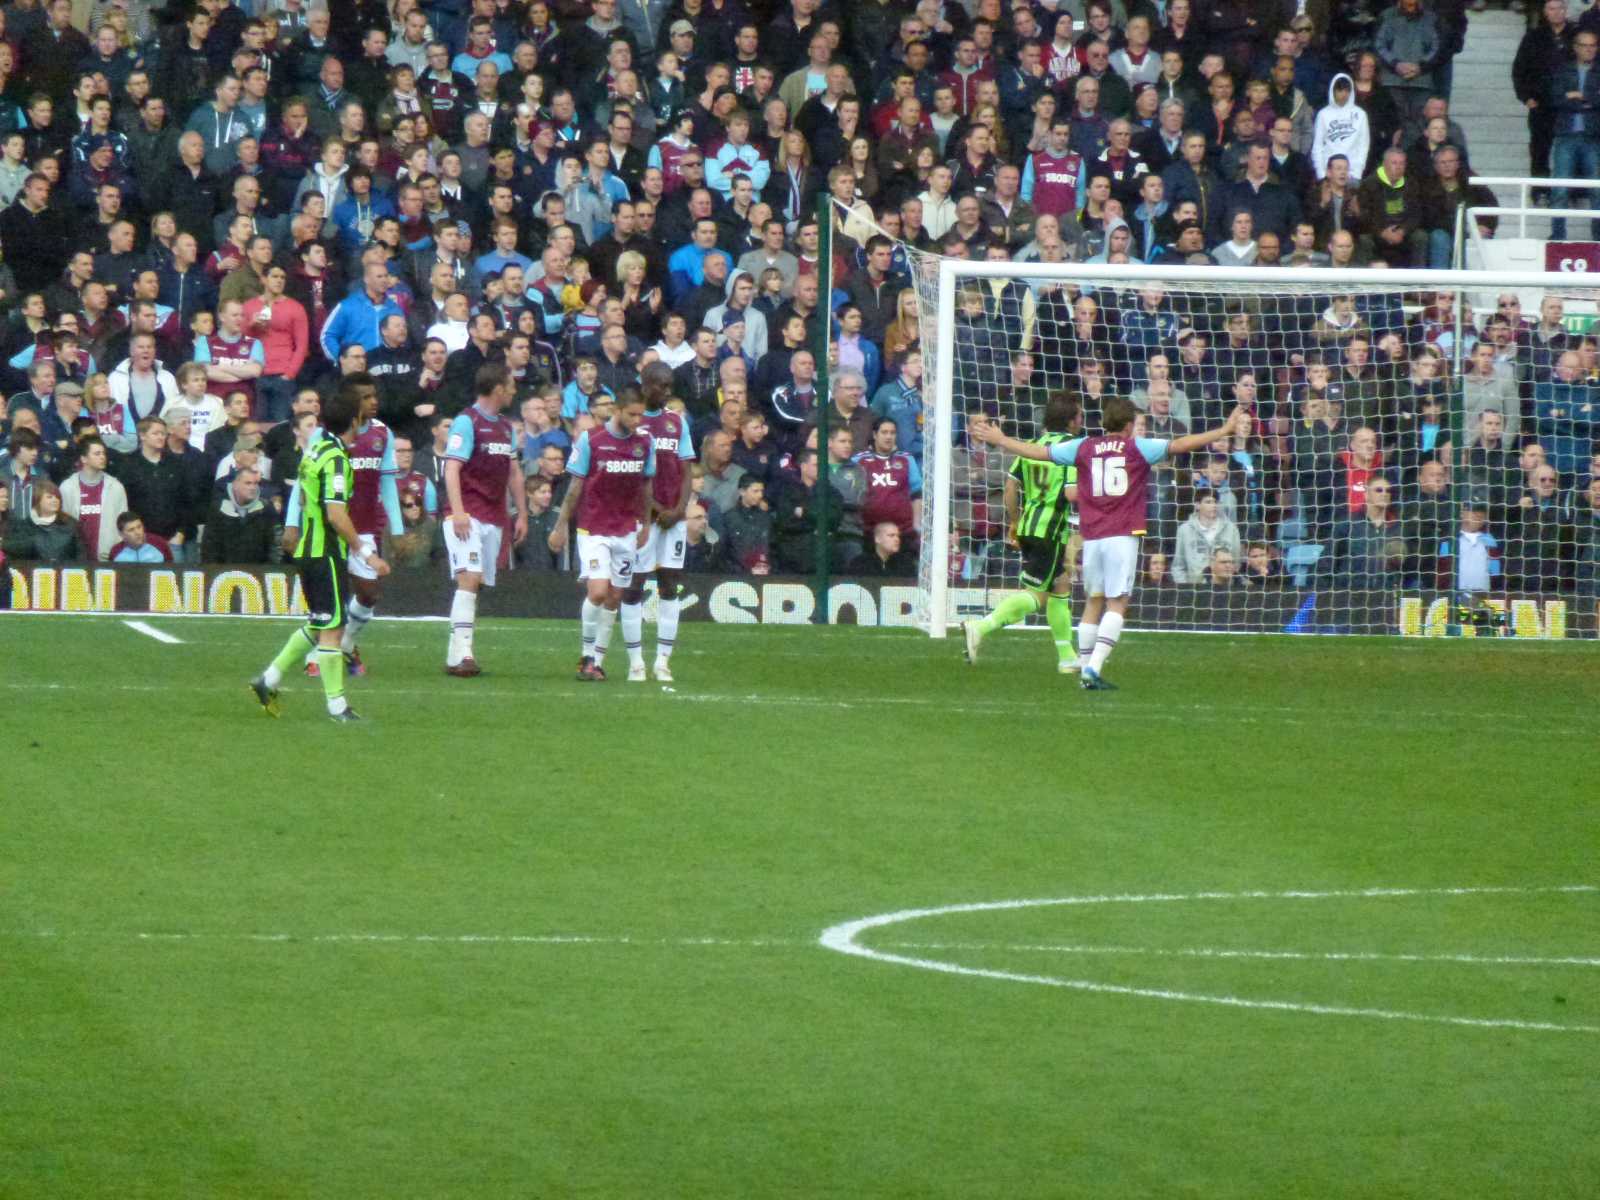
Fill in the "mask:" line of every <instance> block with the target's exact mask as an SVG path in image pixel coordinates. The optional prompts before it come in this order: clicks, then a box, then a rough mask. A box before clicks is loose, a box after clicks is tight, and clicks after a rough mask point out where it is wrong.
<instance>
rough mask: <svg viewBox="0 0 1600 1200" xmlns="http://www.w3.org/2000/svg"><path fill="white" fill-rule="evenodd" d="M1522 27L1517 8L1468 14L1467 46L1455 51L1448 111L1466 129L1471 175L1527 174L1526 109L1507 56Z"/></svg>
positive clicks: (1524, 24) (1514, 51) (1506, 198)
mask: <svg viewBox="0 0 1600 1200" xmlns="http://www.w3.org/2000/svg"><path fill="white" fill-rule="evenodd" d="M1527 27H1528V26H1527V19H1526V18H1525V17H1524V16H1523V15H1522V14H1521V13H1516V12H1508V11H1506V10H1505V9H1490V10H1489V11H1488V12H1481V13H1480V12H1475V13H1471V14H1469V19H1468V22H1467V44H1466V48H1465V49H1463V50H1462V52H1461V53H1460V54H1458V55H1457V56H1456V62H1455V79H1454V82H1453V84H1452V86H1451V93H1452V94H1451V101H1450V110H1451V113H1450V115H1451V116H1452V117H1454V118H1455V120H1456V121H1457V122H1458V123H1459V124H1460V125H1461V128H1462V129H1464V130H1466V133H1467V143H1468V150H1469V152H1470V154H1471V162H1472V170H1473V173H1474V174H1476V175H1526V174H1527V173H1528V118H1527V111H1526V110H1525V109H1524V108H1523V107H1522V105H1521V104H1519V103H1518V102H1517V98H1516V96H1514V95H1513V94H1512V91H1511V60H1512V59H1514V58H1515V57H1516V56H1517V46H1518V44H1519V43H1520V42H1521V41H1522V35H1523V33H1524V32H1526V30H1527ZM1510 199H1511V197H1509V196H1504V197H1501V200H1502V202H1508V201H1510Z"/></svg>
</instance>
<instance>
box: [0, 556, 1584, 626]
mask: <svg viewBox="0 0 1600 1200" xmlns="http://www.w3.org/2000/svg"><path fill="white" fill-rule="evenodd" d="M6 582H7V580H6V579H5V577H4V576H0V608H6V607H9V608H12V609H15V610H23V609H26V610H31V611H35V612H104V613H127V614H129V615H133V614H138V615H146V616H182V615H186V614H213V615H235V616H272V617H286V616H296V615H299V614H301V613H304V612H305V611H306V609H305V599H304V597H303V596H302V594H301V590H300V580H299V577H298V576H297V574H296V573H295V572H294V571H293V570H292V569H290V568H288V567H281V566H279V567H226V566H208V567H150V566H93V567H48V566H29V565H27V564H23V565H21V566H19V567H13V568H11V569H10V572H9V584H10V589H9V590H10V596H9V603H8V602H7V597H6V594H5V592H6V589H5V583H6ZM685 588H686V597H685V604H684V607H683V610H682V613H683V616H684V617H686V618H687V619H689V620H700V621H716V622H718V623H720V624H724V625H804V624H807V623H809V622H812V621H815V620H816V619H817V616H818V613H817V599H816V592H815V590H814V588H813V587H812V585H811V583H810V581H809V580H805V579H797V578H772V577H767V578H759V579H754V578H746V579H727V578H722V577H718V576H709V575H690V576H687V577H686V578H685ZM452 590H453V585H452V584H451V582H450V581H449V580H448V579H446V578H444V577H443V576H442V575H438V574H435V573H433V572H431V571H421V572H417V571H401V572H397V573H395V574H393V575H390V576H389V577H388V578H387V579H386V580H385V581H384V595H383V610H382V611H383V614H384V615H385V616H394V617H418V616H443V615H444V614H445V613H447V612H448V611H449V609H450V596H451V592H452ZM1006 594H1008V593H1007V592H1006V591H1005V590H1003V589H990V590H986V589H984V588H969V587H958V586H952V587H951V588H950V605H951V615H952V617H953V618H954V619H957V620H959V619H962V618H965V617H969V616H981V615H982V614H983V613H985V612H986V611H988V610H989V609H990V608H992V607H994V605H995V604H996V603H998V601H999V600H1000V599H1001V598H1002V597H1003V596H1005V595H1006ZM579 599H580V588H579V585H578V582H577V581H576V580H575V579H573V578H572V577H570V576H566V575H552V574H532V573H528V572H516V573H512V574H509V575H503V576H501V579H500V583H499V586H497V587H494V588H489V589H486V590H485V591H484V593H483V596H482V598H481V600H480V602H479V610H478V611H479V612H480V613H482V614H483V615H484V616H491V617H553V618H560V619H567V618H574V617H576V615H577V612H578V603H579ZM1074 603H1075V605H1081V603H1082V597H1081V596H1078V597H1076V598H1075V600H1074ZM1488 604H1489V605H1490V606H1491V608H1493V609H1495V610H1496V611H1498V612H1501V613H1504V614H1505V617H1506V619H1505V621H1504V622H1503V623H1497V624H1494V625H1477V626H1474V625H1467V626H1462V625H1460V624H1458V623H1457V619H1458V618H1457V615H1456V604H1455V599H1454V597H1452V596H1450V595H1449V594H1448V593H1441V592H1419V593H1410V594H1397V593H1395V592H1388V591H1350V590H1338V591H1324V592H1314V591H1297V590H1295V589H1293V588H1286V589H1283V590H1281V591H1264V592H1263V591H1252V590H1239V591H1215V590H1213V589H1210V588H1191V587H1152V588H1145V589H1143V590H1141V591H1139V592H1136V593H1135V596H1134V602H1133V604H1132V606H1131V608H1130V611H1129V618H1130V620H1129V623H1130V624H1131V625H1133V626H1134V627H1135V628H1141V629H1162V630H1185V631H1205V630H1214V631H1225V632H1230V633H1324V634H1350V633H1366V634H1401V635H1404V636H1409V637H1446V636H1457V635H1465V636H1479V637H1485V636H1500V635H1501V634H1505V635H1509V636H1515V637H1522V638H1563V637H1569V636H1570V637H1592V636H1594V633H1595V606H1594V604H1593V603H1592V602H1589V601H1581V602H1577V603H1570V604H1569V603H1568V601H1566V600H1565V599H1558V598H1553V597H1541V596H1503V597H1493V598H1491V599H1490V600H1489V601H1488ZM916 606H917V589H916V586H915V583H914V582H913V581H911V580H879V579H839V580H835V581H834V582H833V584H832V585H831V586H830V587H829V588H828V599H827V619H828V622H829V623H830V624H835V625H876V626H883V627H893V626H910V625H914V624H915V623H916ZM653 610H654V596H653V595H652V596H650V597H649V599H647V602H646V609H645V615H646V618H647V619H653V618H654V615H655V614H654V611H653Z"/></svg>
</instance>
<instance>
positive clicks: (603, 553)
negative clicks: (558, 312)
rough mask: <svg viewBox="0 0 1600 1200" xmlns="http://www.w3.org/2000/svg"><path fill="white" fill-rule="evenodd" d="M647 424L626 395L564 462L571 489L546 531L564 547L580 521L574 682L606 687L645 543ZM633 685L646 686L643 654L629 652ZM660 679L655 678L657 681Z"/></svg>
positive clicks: (651, 463) (633, 393)
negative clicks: (579, 644) (581, 589)
mask: <svg viewBox="0 0 1600 1200" xmlns="http://www.w3.org/2000/svg"><path fill="white" fill-rule="evenodd" d="M643 421H644V397H643V396H641V395H640V394H639V392H638V390H637V389H635V388H624V389H623V392H622V395H621V396H619V397H618V398H617V404H616V408H615V410H614V411H613V412H612V414H611V419H610V420H608V421H607V422H606V423H605V424H604V425H600V426H597V427H596V428H594V429H586V430H584V431H583V432H582V433H581V434H579V435H578V440H577V442H576V443H575V444H574V445H573V447H572V457H571V458H569V459H568V460H567V473H568V474H569V475H571V476H572V483H571V486H570V487H568V488H567V494H566V496H565V498H564V499H563V500H562V501H561V514H560V516H559V517H558V518H557V519H556V527H555V528H554V529H552V530H551V531H550V539H549V543H550V549H551V551H552V552H553V553H556V554H560V553H561V551H562V550H564V549H565V548H566V545H567V526H568V524H569V523H570V522H571V521H572V517H573V514H574V513H576V514H577V518H578V562H579V572H578V578H580V579H582V580H584V581H585V584H586V590H585V593H584V599H583V610H582V616H583V620H582V626H583V657H582V659H581V660H580V661H579V663H578V678H579V679H580V680H585V681H588V682H593V683H603V682H604V681H605V677H606V673H605V666H604V663H605V657H606V647H607V646H609V645H610V643H611V627H612V625H613V624H615V623H616V619H617V609H618V608H619V607H620V606H621V604H622V593H623V592H624V591H625V590H626V589H627V588H629V587H631V586H632V584H633V569H634V560H635V556H636V555H637V553H638V552H639V550H641V549H642V548H643V547H644V545H645V543H646V542H647V541H648V540H649V538H650V530H649V524H650V513H651V509H652V503H651V497H652V490H651V486H650V480H651V479H653V478H654V477H655V473H656V446H655V438H654V437H653V436H652V435H651V433H650V431H649V430H648V429H645V428H642V425H643ZM628 659H629V667H628V674H629V678H630V680H634V681H637V680H640V679H643V678H644V648H643V647H642V646H630V647H629V648H628ZM659 673H660V672H659V671H658V672H657V674H658V675H659Z"/></svg>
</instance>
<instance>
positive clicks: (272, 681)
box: [262, 625, 317, 688]
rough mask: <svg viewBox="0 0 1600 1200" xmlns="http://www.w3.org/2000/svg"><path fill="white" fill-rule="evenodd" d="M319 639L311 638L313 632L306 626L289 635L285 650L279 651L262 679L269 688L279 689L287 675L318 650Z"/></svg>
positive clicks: (284, 645)
mask: <svg viewBox="0 0 1600 1200" xmlns="http://www.w3.org/2000/svg"><path fill="white" fill-rule="evenodd" d="M316 645H317V639H316V638H314V637H312V636H311V631H310V630H309V629H307V628H306V627H305V626H304V625H302V626H300V628H299V629H296V630H295V631H294V632H293V633H291V634H290V635H289V640H288V641H287V642H285V643H284V644H283V649H282V650H279V651H278V657H277V658H275V659H273V660H272V665H271V666H270V667H268V668H267V669H266V672H265V673H264V674H263V675H262V678H263V679H264V680H265V681H266V685H267V686H268V687H274V688H275V687H277V686H278V685H279V684H280V683H282V682H283V677H284V675H285V674H286V673H288V672H289V671H290V670H292V669H293V668H294V665H295V664H296V663H297V662H299V661H300V660H301V659H303V658H305V656H306V655H307V654H309V653H310V652H311V651H312V650H314V649H315V648H316Z"/></svg>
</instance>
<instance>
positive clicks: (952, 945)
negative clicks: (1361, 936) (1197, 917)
mask: <svg viewBox="0 0 1600 1200" xmlns="http://www.w3.org/2000/svg"><path fill="white" fill-rule="evenodd" d="M885 947H886V948H888V949H891V950H969V951H982V952H993V951H1002V952H1004V951H1018V952H1022V953H1028V952H1035V951H1036V952H1040V953H1045V954H1110V955H1121V954H1126V955H1148V956H1150V957H1152V958H1216V959H1239V958H1242V959H1263V960H1267V961H1274V960H1279V959H1282V960H1285V961H1288V962H1397V963H1461V964H1464V965H1468V966H1501V967H1600V958H1586V957H1583V956H1581V955H1570V956H1558V957H1554V958H1540V957H1535V956H1529V955H1521V954H1382V953H1378V952H1376V951H1367V950H1324V951H1319V950H1225V949H1222V948H1220V947H1212V946H1193V947H1178V948H1175V949H1163V948H1159V947H1155V946H1096V945H1080V944H1077V943H1049V942H1041V943H1027V942H1019V943H1011V944H1006V943H1000V942H886V943H885Z"/></svg>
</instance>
